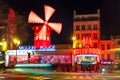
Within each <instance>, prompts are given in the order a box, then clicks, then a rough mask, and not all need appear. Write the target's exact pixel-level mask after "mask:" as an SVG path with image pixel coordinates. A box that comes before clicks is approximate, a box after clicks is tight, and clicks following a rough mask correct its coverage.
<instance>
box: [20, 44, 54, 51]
mask: <svg viewBox="0 0 120 80" xmlns="http://www.w3.org/2000/svg"><path fill="white" fill-rule="evenodd" d="M19 50H36V51H55V46H53V45H51V46H49V47H43V46H40V48H38V49H36V48H35V47H34V46H19Z"/></svg>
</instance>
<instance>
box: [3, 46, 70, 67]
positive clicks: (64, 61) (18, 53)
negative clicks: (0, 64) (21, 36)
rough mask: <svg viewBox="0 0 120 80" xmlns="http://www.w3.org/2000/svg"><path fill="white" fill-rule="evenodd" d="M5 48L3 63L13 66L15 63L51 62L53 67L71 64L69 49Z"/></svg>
mask: <svg viewBox="0 0 120 80" xmlns="http://www.w3.org/2000/svg"><path fill="white" fill-rule="evenodd" d="M20 49H21V50H7V51H6V52H5V54H6V56H5V65H6V66H15V65H16V64H51V65H52V66H53V67H58V66H60V65H61V66H71V65H72V51H71V50H55V49H53V48H52V49H50V48H49V49H40V50H38V49H37V50H35V49H34V48H33V49H34V50H30V48H29V49H27V48H25V49H23V48H20Z"/></svg>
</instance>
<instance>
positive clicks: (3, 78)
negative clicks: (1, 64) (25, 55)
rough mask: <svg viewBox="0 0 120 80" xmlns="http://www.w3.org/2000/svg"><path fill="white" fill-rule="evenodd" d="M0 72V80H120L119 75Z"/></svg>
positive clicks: (35, 71) (37, 71) (14, 70)
mask: <svg viewBox="0 0 120 80" xmlns="http://www.w3.org/2000/svg"><path fill="white" fill-rule="evenodd" d="M0 72H1V74H0V80H120V73H104V74H101V73H73V72H71V73H69V72H49V71H42V70H33V69H32V70H31V69H6V70H1V71H0Z"/></svg>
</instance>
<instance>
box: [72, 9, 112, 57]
mask: <svg viewBox="0 0 120 80" xmlns="http://www.w3.org/2000/svg"><path fill="white" fill-rule="evenodd" d="M73 18H74V21H73V36H74V37H75V40H73V48H82V47H84V45H83V44H84V42H87V41H84V38H83V36H82V35H84V34H85V35H89V37H88V42H89V44H90V47H93V48H98V49H100V54H101V55H102V56H103V55H104V57H105V59H108V57H110V59H114V52H112V51H110V49H111V48H113V42H112V40H111V39H110V40H101V39H100V37H101V35H100V10H97V11H96V13H93V14H76V11H74V17H73ZM83 26H84V27H83ZM101 45H104V48H105V49H104V50H102V47H101ZM107 45H108V46H107ZM107 48H108V49H107ZM100 59H102V57H101V56H100Z"/></svg>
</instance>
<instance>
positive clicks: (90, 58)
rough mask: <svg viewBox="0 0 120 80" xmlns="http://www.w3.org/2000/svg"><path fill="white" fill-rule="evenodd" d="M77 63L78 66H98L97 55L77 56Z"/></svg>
mask: <svg viewBox="0 0 120 80" xmlns="http://www.w3.org/2000/svg"><path fill="white" fill-rule="evenodd" d="M75 61H76V62H77V63H78V64H96V62H97V55H77V56H76V57H75Z"/></svg>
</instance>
